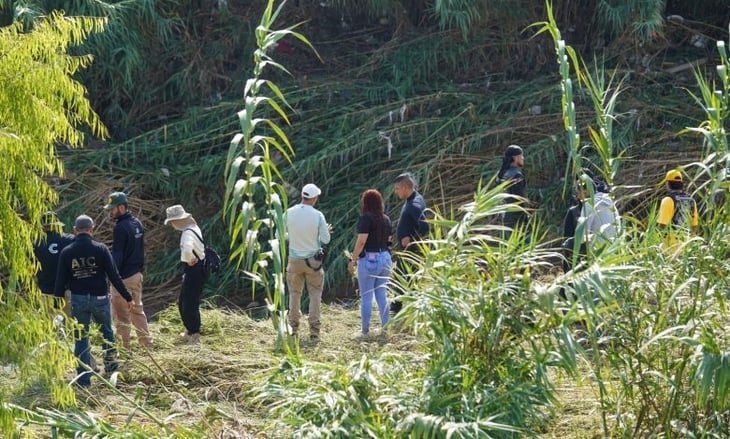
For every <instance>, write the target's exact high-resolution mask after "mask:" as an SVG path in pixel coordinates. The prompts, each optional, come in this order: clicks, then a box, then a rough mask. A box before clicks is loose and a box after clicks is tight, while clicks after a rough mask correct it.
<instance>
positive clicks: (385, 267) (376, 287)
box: [357, 251, 393, 334]
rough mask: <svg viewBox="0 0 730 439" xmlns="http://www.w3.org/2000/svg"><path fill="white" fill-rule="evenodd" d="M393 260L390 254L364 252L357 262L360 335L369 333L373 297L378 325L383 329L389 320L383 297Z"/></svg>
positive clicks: (388, 309) (385, 301) (386, 303)
mask: <svg viewBox="0 0 730 439" xmlns="http://www.w3.org/2000/svg"><path fill="white" fill-rule="evenodd" d="M392 266H393V260H392V259H391V257H390V253H389V252H387V251H382V252H366V253H365V256H363V257H362V258H360V259H359V260H358V261H357V283H358V286H359V287H360V318H361V319H362V333H363V334H367V333H368V332H370V316H371V314H372V310H373V295H374V296H375V301H376V302H377V303H378V312H379V314H380V324H381V326H382V327H385V324H386V323H388V319H389V318H390V308H388V300H387V299H386V297H385V284H386V283H387V282H388V279H389V278H390V270H391V268H392Z"/></svg>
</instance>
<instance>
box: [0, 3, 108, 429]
mask: <svg viewBox="0 0 730 439" xmlns="http://www.w3.org/2000/svg"><path fill="white" fill-rule="evenodd" d="M102 28H103V21H101V20H93V19H79V20H77V21H71V20H67V19H66V18H65V17H64V16H63V15H60V14H52V15H50V16H49V17H46V18H45V19H44V20H42V21H40V22H38V23H37V25H36V27H35V29H34V31H33V32H30V33H26V32H24V31H23V28H22V26H21V25H20V24H14V25H11V26H7V27H4V28H0V82H2V84H3V87H2V90H1V91H0V120H2V122H0V151H2V154H3V166H2V169H0V178H2V180H3V182H4V184H3V185H2V187H1V188H0V248H2V251H1V252H0V270H1V272H2V279H1V280H0V304H1V305H0V340H2V343H0V361H1V362H2V363H3V365H5V368H6V370H5V371H4V372H3V373H4V374H7V375H11V376H14V377H16V378H17V380H16V381H14V382H13V384H12V385H3V386H1V387H0V431H3V432H12V431H13V430H14V424H13V416H12V414H11V411H10V410H9V409H8V407H7V406H6V405H5V404H6V402H7V401H8V400H9V398H11V396H12V395H14V394H17V393H18V392H20V391H22V390H23V389H25V388H28V387H29V386H30V385H31V384H33V383H34V382H39V383H41V384H43V385H44V386H46V387H47V388H48V389H49V392H50V394H51V396H52V400H53V402H54V403H56V404H59V405H61V406H67V405H70V404H73V402H74V395H73V393H72V392H71V391H70V390H69V389H68V387H67V386H66V385H65V384H64V382H63V379H62V378H63V369H64V368H66V367H69V366H70V365H71V364H72V363H71V361H72V360H71V358H72V355H71V353H70V351H68V350H66V349H65V348H64V347H63V346H62V345H61V344H60V343H59V342H58V340H57V339H56V337H55V335H56V329H55V328H54V325H53V321H52V320H51V319H50V318H49V316H48V314H47V310H48V308H49V307H50V304H48V303H46V302H45V301H43V300H42V299H41V297H40V292H39V291H38V289H37V288H36V287H35V286H34V285H35V280H34V275H35V272H36V262H35V256H34V254H33V244H32V243H33V242H35V241H36V240H38V239H39V238H40V237H41V234H42V230H41V225H40V222H41V215H42V213H43V212H44V211H46V210H48V209H49V207H50V206H52V205H53V204H54V203H55V202H56V201H57V200H58V195H57V194H56V192H55V191H54V190H53V187H52V186H51V184H49V180H48V179H49V178H52V177H54V176H56V175H59V174H61V175H62V174H63V167H62V164H61V162H60V161H59V159H58V158H57V157H56V147H57V145H59V144H64V145H68V146H69V147H73V148H75V147H79V146H81V145H82V144H83V139H84V134H83V133H82V132H81V131H80V128H81V127H82V126H84V127H87V128H88V129H89V130H91V133H92V134H94V135H96V136H100V137H102V136H104V135H105V133H106V130H105V128H104V127H103V125H102V124H101V123H100V121H99V118H98V116H97V115H96V113H95V112H94V111H93V109H92V108H91V105H90V104H89V102H88V101H87V100H86V98H85V96H84V88H83V86H82V85H81V84H80V83H79V82H78V81H76V80H74V79H73V75H74V74H75V73H76V72H77V71H79V70H81V69H83V68H84V67H86V66H88V64H89V63H90V62H91V57H90V56H70V55H68V54H67V51H68V49H69V48H70V47H74V46H77V45H78V44H80V43H81V42H82V41H83V40H84V39H85V38H86V37H87V36H88V35H89V34H91V33H93V32H99V31H101V30H102ZM22 293H27V294H22Z"/></svg>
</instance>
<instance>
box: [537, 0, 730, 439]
mask: <svg viewBox="0 0 730 439" xmlns="http://www.w3.org/2000/svg"><path fill="white" fill-rule="evenodd" d="M548 11H550V6H549V5H548ZM548 15H549V21H548V22H547V23H543V28H542V29H541V31H549V32H550V33H551V35H552V36H553V38H554V40H555V44H556V49H557V52H558V54H559V64H560V70H561V74H562V76H563V82H564V83H565V81H566V79H565V75H564V72H566V71H567V68H566V63H567V57H566V56H564V55H561V53H563V52H568V53H573V52H572V51H571V50H569V49H568V48H567V47H565V45H564V43H563V42H562V40H559V37H560V33H559V30H558V29H557V25H556V24H555V22H554V20H553V19H552V15H551V14H550V13H549V14H548ZM718 47H719V49H720V53H721V60H722V62H723V65H727V58H726V57H725V56H724V54H723V49H724V45H723V44H718ZM571 58H572V61H573V67H574V69H575V71H576V74H577V75H578V77H579V78H580V82H581V84H583V85H584V86H585V87H586V88H587V89H588V91H589V93H590V96H591V98H592V101H593V106H594V112H595V113H596V116H597V119H596V120H597V125H598V127H599V129H595V130H594V129H591V128H589V132H590V135H591V140H592V145H591V148H592V149H594V150H595V151H597V152H598V159H599V162H598V164H599V165H600V166H596V168H598V169H599V170H600V171H601V173H602V174H603V176H604V177H605V178H606V179H607V181H611V179H612V177H613V176H614V175H615V171H616V170H617V163H618V158H619V155H620V151H619V152H618V154H617V149H616V148H615V147H614V146H613V145H614V142H613V141H612V122H611V121H612V120H613V114H612V113H613V109H614V108H615V105H616V98H617V96H618V93H617V92H613V93H606V92H605V91H603V90H605V85H606V84H611V82H610V81H609V82H608V83H604V82H603V81H601V80H596V79H594V78H591V77H589V76H587V75H586V74H584V73H581V69H580V67H579V65H578V62H577V57H575V56H571ZM724 70H725V69H724V68H723V67H722V66H720V67H719V68H718V72H719V73H722V72H724ZM697 76H698V83H699V84H700V89H701V94H702V97H703V99H699V98H696V100H697V101H698V102H699V103H701V104H703V107H704V109H705V112H706V114H707V116H708V120H707V121H706V122H704V123H703V124H702V125H701V126H700V127H699V128H694V129H689V130H687V131H690V132H699V133H701V134H702V135H703V136H704V138H705V143H706V145H707V148H708V153H707V159H706V160H705V161H704V162H702V163H697V164H695V166H696V167H698V168H699V169H700V172H698V173H697V176H698V177H700V176H702V177H703V178H702V179H701V180H703V181H705V183H704V184H702V185H700V188H702V187H703V186H707V187H711V188H719V187H725V186H726V185H727V182H726V178H725V174H724V172H722V171H720V169H722V168H723V167H724V165H725V163H724V162H723V160H726V155H723V153H725V154H726V151H727V139H726V137H725V133H724V130H723V129H722V128H721V127H722V126H723V125H724V120H725V119H726V116H725V112H724V111H723V110H722V107H723V99H724V98H723V96H724V92H723V91H722V90H719V91H717V92H715V91H712V90H711V88H710V87H709V86H708V85H707V82H706V81H704V80H702V79H701V77H700V76H699V75H697ZM569 92H570V88H568V87H565V86H563V102H564V105H563V109H564V117H565V118H566V119H568V120H570V119H571V117H572V116H571V114H570V113H572V112H573V111H575V110H574V106H573V105H571V104H570V101H571V98H572V92H570V93H569ZM566 102H569V104H568V105H565V103H566ZM726 102H727V101H726V100H725V105H726ZM566 128H567V131H568V136H569V138H571V137H572V136H573V134H572V133H573V127H572V126H571V125H569V124H566ZM585 149H586V148H583V150H585ZM583 150H581V151H577V154H576V155H575V156H574V157H573V159H574V163H575V164H577V163H579V162H580V161H582V160H584V159H585V157H583V152H584V151H583ZM718 157H722V158H721V159H720V162H719V163H718ZM676 165H679V164H676ZM676 165H675V166H676ZM694 180H697V179H694ZM696 193H697V194H698V195H700V194H707V191H702V190H700V191H697V192H696ZM711 193H712V192H711ZM657 201H658V200H657ZM724 203H727V201H726V200H725V201H724ZM723 209H726V206H723ZM705 213H706V215H708V216H706V217H705V218H706V223H707V224H708V226H707V229H708V232H707V233H705V238H707V237H712V238H717V237H718V236H719V235H718V232H720V233H722V232H723V231H725V230H726V228H727V226H726V224H723V223H722V222H718V221H717V217H716V216H715V215H714V213H715V212H714V211H713V210H711V209H708V210H706V211H705ZM627 219H628V220H629V221H628V224H629V227H628V231H627V233H626V235H625V236H623V237H620V238H619V239H617V240H615V241H614V242H612V243H611V245H610V246H609V247H608V248H607V249H605V250H604V251H603V252H602V253H601V254H600V255H598V257H597V258H595V259H592V260H590V261H589V265H588V268H587V270H585V271H583V272H580V273H568V275H567V276H566V279H567V278H570V281H569V282H566V283H564V284H563V288H565V289H566V290H567V291H568V297H570V296H574V297H576V298H577V299H578V300H577V301H576V306H575V309H576V310H577V311H578V314H577V317H578V318H579V320H580V321H582V322H583V323H582V325H584V326H585V337H584V342H583V343H584V344H585V345H586V346H587V347H588V348H589V350H588V352H589V354H588V355H586V356H585V361H586V364H588V365H589V366H590V368H591V371H592V376H593V379H594V381H595V384H596V388H597V393H598V395H599V399H600V403H601V410H602V419H603V428H604V434H605V435H606V436H610V435H620V436H632V437H637V436H645V435H649V436H667V437H671V436H674V435H687V434H693V435H696V436H710V437H713V436H717V435H720V436H722V435H723V434H724V433H723V432H725V433H726V428H727V423H728V419H730V411H728V408H727V400H728V397H730V391H729V387H728V384H729V383H730V367H728V364H727V361H726V358H727V356H728V339H727V333H726V330H725V329H724V328H725V327H726V324H727V319H728V315H727V308H726V304H725V300H726V295H725V294H724V293H723V291H726V289H727V281H726V280H725V277H724V275H722V274H721V273H723V272H724V271H725V270H727V268H728V263H727V254H728V248H727V247H728V246H727V243H726V240H721V239H712V240H706V239H703V238H702V237H695V238H693V239H690V240H688V241H687V242H686V243H684V244H683V245H682V246H681V248H680V249H679V250H676V251H672V250H669V249H667V248H666V247H665V246H663V245H662V236H663V235H662V234H661V233H660V231H659V229H658V227H657V225H656V219H655V218H654V217H651V216H650V217H649V218H648V219H647V224H646V225H642V224H641V221H639V220H638V219H632V218H627ZM607 273H621V276H608V275H607Z"/></svg>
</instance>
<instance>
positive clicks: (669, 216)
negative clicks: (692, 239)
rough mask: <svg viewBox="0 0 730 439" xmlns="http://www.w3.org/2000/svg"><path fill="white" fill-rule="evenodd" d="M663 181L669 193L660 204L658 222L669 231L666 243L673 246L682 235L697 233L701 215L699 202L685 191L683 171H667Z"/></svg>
mask: <svg viewBox="0 0 730 439" xmlns="http://www.w3.org/2000/svg"><path fill="white" fill-rule="evenodd" d="M663 181H664V183H666V187H667V189H668V190H669V193H668V194H667V195H666V196H665V197H664V198H662V201H661V204H660V205H659V218H658V219H657V223H658V224H659V227H660V228H661V229H663V230H665V231H667V233H668V236H667V239H666V241H665V243H666V244H668V245H669V246H673V245H674V244H676V243H677V242H678V238H680V235H684V237H685V238H686V237H688V236H689V235H690V233H697V229H698V226H699V215H698V214H697V203H696V202H695V200H694V199H693V198H692V196H691V195H689V194H687V193H686V192H685V191H684V182H683V180H682V172H680V171H679V170H676V169H673V170H671V171H669V172H667V175H666V176H665V177H664V180H663Z"/></svg>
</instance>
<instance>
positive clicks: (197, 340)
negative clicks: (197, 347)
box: [188, 332, 200, 344]
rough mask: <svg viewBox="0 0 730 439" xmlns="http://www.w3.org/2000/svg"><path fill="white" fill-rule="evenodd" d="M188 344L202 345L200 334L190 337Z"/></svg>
mask: <svg viewBox="0 0 730 439" xmlns="http://www.w3.org/2000/svg"><path fill="white" fill-rule="evenodd" d="M188 343H190V344H200V333H199V332H196V333H195V334H192V335H190V339H189V341H188Z"/></svg>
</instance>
